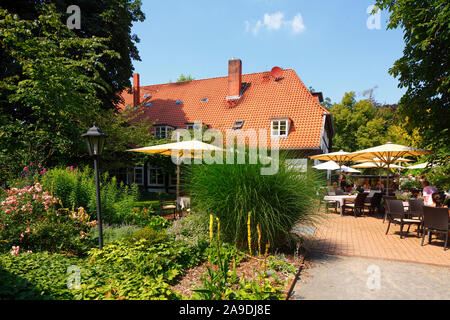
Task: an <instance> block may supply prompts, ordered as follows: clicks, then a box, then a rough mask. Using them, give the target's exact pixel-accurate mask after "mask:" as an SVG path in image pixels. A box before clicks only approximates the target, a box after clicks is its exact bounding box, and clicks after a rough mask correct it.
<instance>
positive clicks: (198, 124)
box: [186, 122, 202, 130]
mask: <svg viewBox="0 0 450 320" xmlns="http://www.w3.org/2000/svg"><path fill="white" fill-rule="evenodd" d="M201 128H202V122H189V123H186V129H188V130H194V129H196V130H200V129H201Z"/></svg>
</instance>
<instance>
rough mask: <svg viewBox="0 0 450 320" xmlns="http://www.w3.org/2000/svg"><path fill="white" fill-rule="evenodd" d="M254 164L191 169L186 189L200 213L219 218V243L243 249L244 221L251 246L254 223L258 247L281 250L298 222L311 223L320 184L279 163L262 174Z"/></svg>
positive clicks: (312, 176) (254, 240) (313, 177)
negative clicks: (278, 248) (270, 170)
mask: <svg viewBox="0 0 450 320" xmlns="http://www.w3.org/2000/svg"><path fill="white" fill-rule="evenodd" d="M263 167H264V166H263V165H262V164H260V163H258V164H248V163H247V164H223V165H221V164H211V165H192V166H190V168H189V173H188V177H187V181H190V183H189V184H188V185H187V186H186V187H187V188H188V189H189V193H190V195H191V196H192V200H191V203H193V205H195V206H196V210H197V211H200V212H201V213H202V214H204V215H205V214H206V215H208V214H213V215H215V216H217V217H219V218H220V222H221V224H222V233H223V239H224V241H228V242H231V243H236V244H237V245H238V247H239V248H247V247H248V232H247V218H248V213H249V212H251V221H250V225H251V233H252V235H253V237H252V239H251V241H252V246H254V247H256V244H257V237H256V236H255V235H256V233H257V231H256V228H257V225H259V226H260V230H261V235H262V237H261V241H262V243H263V244H265V243H267V242H269V243H270V244H271V246H272V247H277V246H281V245H283V244H284V243H286V242H287V240H288V239H289V231H290V230H291V229H292V226H293V225H294V224H295V223H296V222H298V221H304V220H310V218H311V217H312V215H313V214H314V213H315V211H316V206H317V205H318V201H317V200H318V198H319V196H318V187H319V186H320V185H321V181H319V180H318V178H317V176H316V174H315V173H314V172H307V173H300V172H298V171H295V170H294V169H293V168H292V167H289V166H288V165H287V164H286V162H285V161H284V160H283V159H280V164H279V170H278V172H277V173H276V174H273V175H261V168H263Z"/></svg>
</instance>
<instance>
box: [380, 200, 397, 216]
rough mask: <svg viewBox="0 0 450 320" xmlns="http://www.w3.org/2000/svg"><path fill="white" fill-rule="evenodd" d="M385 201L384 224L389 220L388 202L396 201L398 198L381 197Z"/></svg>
mask: <svg viewBox="0 0 450 320" xmlns="http://www.w3.org/2000/svg"><path fill="white" fill-rule="evenodd" d="M381 198H382V199H383V209H384V218H383V223H384V222H385V221H386V219H387V213H388V211H389V210H388V207H387V201H388V200H396V199H397V197H395V196H382V197H381Z"/></svg>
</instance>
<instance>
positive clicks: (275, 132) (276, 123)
mask: <svg viewBox="0 0 450 320" xmlns="http://www.w3.org/2000/svg"><path fill="white" fill-rule="evenodd" d="M271 129H272V130H271V136H272V138H286V137H287V136H288V133H289V119H274V120H272V125H271Z"/></svg>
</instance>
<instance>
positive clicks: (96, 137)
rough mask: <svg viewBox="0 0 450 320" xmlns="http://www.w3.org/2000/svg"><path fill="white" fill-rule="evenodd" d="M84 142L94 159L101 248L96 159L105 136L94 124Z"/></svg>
mask: <svg viewBox="0 0 450 320" xmlns="http://www.w3.org/2000/svg"><path fill="white" fill-rule="evenodd" d="M81 136H82V137H83V139H84V141H86V145H87V148H88V151H89V155H90V156H92V157H93V158H94V171H95V188H96V192H97V221H98V246H99V248H100V250H101V249H102V248H103V230H102V213H101V207H100V186H99V181H100V180H99V177H98V158H99V157H100V155H101V154H102V151H103V146H104V145H105V139H106V137H107V135H105V134H103V132H101V130H100V129H99V128H97V127H96V126H95V124H94V125H93V126H92V128H90V129H89V130H88V131H87V132H86V133H85V134H83V135H81Z"/></svg>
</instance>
